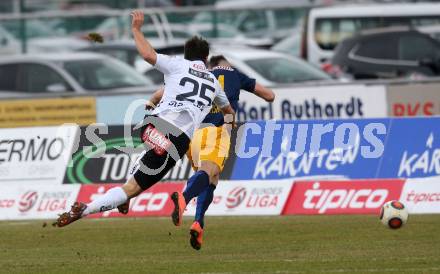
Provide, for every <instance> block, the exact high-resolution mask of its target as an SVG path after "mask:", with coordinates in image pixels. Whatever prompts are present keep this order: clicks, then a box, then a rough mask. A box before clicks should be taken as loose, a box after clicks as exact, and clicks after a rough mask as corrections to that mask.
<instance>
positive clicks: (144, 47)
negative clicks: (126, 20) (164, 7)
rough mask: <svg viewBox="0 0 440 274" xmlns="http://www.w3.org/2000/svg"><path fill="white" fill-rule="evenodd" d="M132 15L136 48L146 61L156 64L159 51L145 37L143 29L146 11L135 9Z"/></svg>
mask: <svg viewBox="0 0 440 274" xmlns="http://www.w3.org/2000/svg"><path fill="white" fill-rule="evenodd" d="M131 17H132V21H131V31H132V32H133V38H134V41H135V43H136V48H137V50H138V52H139V54H140V55H141V56H142V58H144V60H145V61H147V62H148V63H150V64H151V65H155V64H156V60H157V53H156V51H155V50H154V48H153V47H152V46H151V44H150V43H149V42H148V41H147V40H146V39H145V37H144V34H143V33H142V31H141V27H142V25H143V24H144V13H143V12H142V11H140V10H135V11H133V12H132V13H131Z"/></svg>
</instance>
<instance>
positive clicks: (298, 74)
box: [144, 45, 332, 86]
mask: <svg viewBox="0 0 440 274" xmlns="http://www.w3.org/2000/svg"><path fill="white" fill-rule="evenodd" d="M211 54H212V55H217V54H222V55H224V56H225V57H226V58H227V59H228V60H229V61H230V62H231V63H232V65H233V66H234V67H236V68H237V69H239V70H240V71H242V72H243V73H246V74H247V75H249V76H250V77H253V78H255V79H257V81H258V82H260V83H261V84H263V85H266V86H276V85H280V84H293V83H301V82H310V81H332V78H331V77H330V76H329V75H327V74H326V73H324V72H323V71H322V70H320V69H318V68H315V67H313V66H312V65H310V64H308V63H307V62H305V61H303V60H301V59H299V58H296V57H293V56H290V55H287V54H284V53H279V52H274V51H269V50H263V49H254V48H249V47H230V46H229V47H228V46H224V45H214V46H212V51H211ZM144 75H146V76H147V77H149V78H150V80H152V81H154V83H155V84H161V83H163V75H162V74H161V73H160V72H158V71H157V70H155V69H154V68H153V67H151V66H149V67H148V68H147V69H146V71H145V73H144Z"/></svg>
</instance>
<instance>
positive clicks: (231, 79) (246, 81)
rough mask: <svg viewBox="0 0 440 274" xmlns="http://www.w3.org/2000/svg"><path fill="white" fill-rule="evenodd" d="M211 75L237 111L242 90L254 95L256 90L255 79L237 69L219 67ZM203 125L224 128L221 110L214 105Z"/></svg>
mask: <svg viewBox="0 0 440 274" xmlns="http://www.w3.org/2000/svg"><path fill="white" fill-rule="evenodd" d="M211 73H212V74H214V76H215V77H216V78H217V80H218V81H219V83H220V85H221V86H222V87H223V90H224V91H225V93H226V96H227V97H228V100H229V103H230V104H231V106H232V108H233V109H234V110H235V111H237V108H238V100H239V99H240V90H242V89H243V90H246V91H249V92H252V93H253V92H254V90H255V83H256V82H255V79H252V78H249V77H248V76H246V75H245V74H243V73H241V72H240V71H238V70H237V69H235V68H230V67H222V66H217V67H215V68H213V69H212V70H211ZM202 123H209V124H213V125H214V126H217V127H218V126H222V125H223V124H224V119H223V114H222V112H221V110H220V109H219V108H218V107H217V106H216V105H214V106H213V107H212V109H211V111H210V112H209V113H208V115H207V116H206V117H205V119H204V120H203V122H202Z"/></svg>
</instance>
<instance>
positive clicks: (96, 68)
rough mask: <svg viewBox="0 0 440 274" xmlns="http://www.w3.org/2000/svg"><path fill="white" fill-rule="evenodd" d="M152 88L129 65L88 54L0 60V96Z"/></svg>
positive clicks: (25, 56) (19, 57)
mask: <svg viewBox="0 0 440 274" xmlns="http://www.w3.org/2000/svg"><path fill="white" fill-rule="evenodd" d="M154 88H155V86H154V84H153V83H152V81H150V80H148V79H147V78H145V77H144V76H143V75H141V74H140V73H138V72H137V71H136V70H135V69H133V68H132V67H130V66H129V65H127V64H125V63H123V62H121V61H119V60H116V59H114V58H112V57H109V56H107V55H103V54H98V53H89V52H78V53H61V54H60V53H57V54H32V55H17V56H11V57H5V58H2V59H0V96H2V97H10V96H26V95H30V94H34V93H66V92H75V93H92V92H145V91H146V90H152V89H154Z"/></svg>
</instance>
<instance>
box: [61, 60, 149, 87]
mask: <svg viewBox="0 0 440 274" xmlns="http://www.w3.org/2000/svg"><path fill="white" fill-rule="evenodd" d="M63 66H64V68H65V69H66V70H67V71H68V72H69V73H70V74H71V75H72V76H73V78H75V80H76V81H78V83H79V84H80V85H81V86H82V87H83V88H84V89H86V90H107V89H116V88H126V87H136V86H147V85H151V82H149V80H147V79H145V78H144V77H143V76H142V75H139V74H138V73H137V72H136V71H135V70H134V69H132V68H131V67H129V66H128V65H126V64H124V63H122V62H120V61H115V60H110V59H88V60H74V61H66V62H64V64H63Z"/></svg>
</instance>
